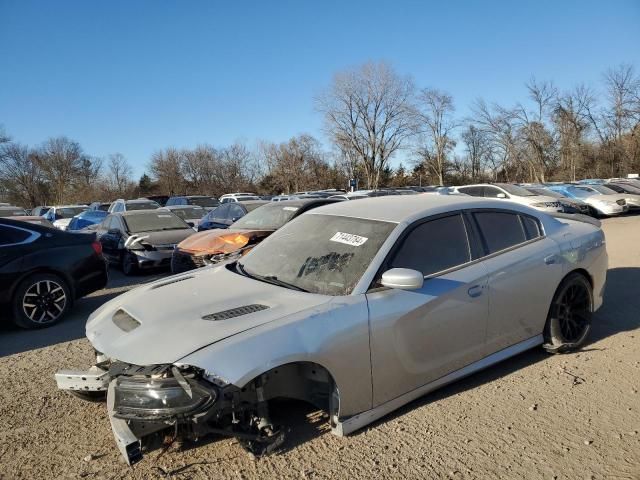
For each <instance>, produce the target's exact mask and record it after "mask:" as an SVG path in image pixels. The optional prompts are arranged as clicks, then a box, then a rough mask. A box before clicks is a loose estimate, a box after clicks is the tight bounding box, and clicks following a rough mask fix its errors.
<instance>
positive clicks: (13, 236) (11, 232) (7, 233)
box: [0, 226, 31, 246]
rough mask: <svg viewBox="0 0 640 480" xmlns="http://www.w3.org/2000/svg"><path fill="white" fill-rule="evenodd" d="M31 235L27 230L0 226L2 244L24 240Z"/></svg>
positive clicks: (0, 244) (0, 241)
mask: <svg viewBox="0 0 640 480" xmlns="http://www.w3.org/2000/svg"><path fill="white" fill-rule="evenodd" d="M30 236H31V233H30V232H28V231H26V230H20V229H17V228H11V227H5V226H0V246H3V245H13V244H15V243H20V242H24V241H25V240H26V239H27V238H29V237H30Z"/></svg>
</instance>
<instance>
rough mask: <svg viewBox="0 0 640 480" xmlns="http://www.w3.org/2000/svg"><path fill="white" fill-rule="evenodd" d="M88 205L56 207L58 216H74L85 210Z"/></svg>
mask: <svg viewBox="0 0 640 480" xmlns="http://www.w3.org/2000/svg"><path fill="white" fill-rule="evenodd" d="M86 209H87V207H62V208H56V218H73V217H75V216H76V215H78V214H79V213H82V212H84V211H85V210H86Z"/></svg>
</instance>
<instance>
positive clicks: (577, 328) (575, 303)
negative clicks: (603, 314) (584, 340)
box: [555, 283, 591, 342]
mask: <svg viewBox="0 0 640 480" xmlns="http://www.w3.org/2000/svg"><path fill="white" fill-rule="evenodd" d="M555 309H556V315H555V316H556V318H557V320H558V325H559V327H560V331H561V333H562V336H563V337H564V339H565V341H567V342H576V341H578V340H579V339H580V338H581V337H582V336H583V335H584V331H585V329H586V328H588V326H589V325H590V324H591V321H590V317H591V297H590V295H589V292H588V291H586V289H585V288H584V286H582V285H580V284H575V283H574V284H572V285H569V287H568V288H567V289H566V290H565V291H564V292H563V294H562V295H561V296H560V298H558V301H557V302H556V304H555Z"/></svg>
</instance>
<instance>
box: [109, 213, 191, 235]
mask: <svg viewBox="0 0 640 480" xmlns="http://www.w3.org/2000/svg"><path fill="white" fill-rule="evenodd" d="M122 218H123V220H124V222H125V223H126V224H127V228H128V230H129V232H130V233H141V232H154V231H158V230H182V229H185V228H189V229H190V228H191V227H190V226H189V225H187V224H186V223H185V222H184V220H182V219H181V218H179V217H177V216H175V215H174V214H173V213H171V212H149V213H143V214H136V215H127V216H126V217H125V216H123V217H122Z"/></svg>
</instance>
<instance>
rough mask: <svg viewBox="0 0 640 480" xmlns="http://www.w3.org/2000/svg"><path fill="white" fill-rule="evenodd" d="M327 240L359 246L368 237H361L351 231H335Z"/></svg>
mask: <svg viewBox="0 0 640 480" xmlns="http://www.w3.org/2000/svg"><path fill="white" fill-rule="evenodd" d="M329 240H331V241H332V242H338V243H344V244H346V245H351V246H352V247H360V246H362V245H364V242H366V241H367V240H369V239H368V238H367V237H361V236H360V235H354V234H353V233H343V232H336V234H335V235H334V236H333V237H331V238H330V239H329Z"/></svg>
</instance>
